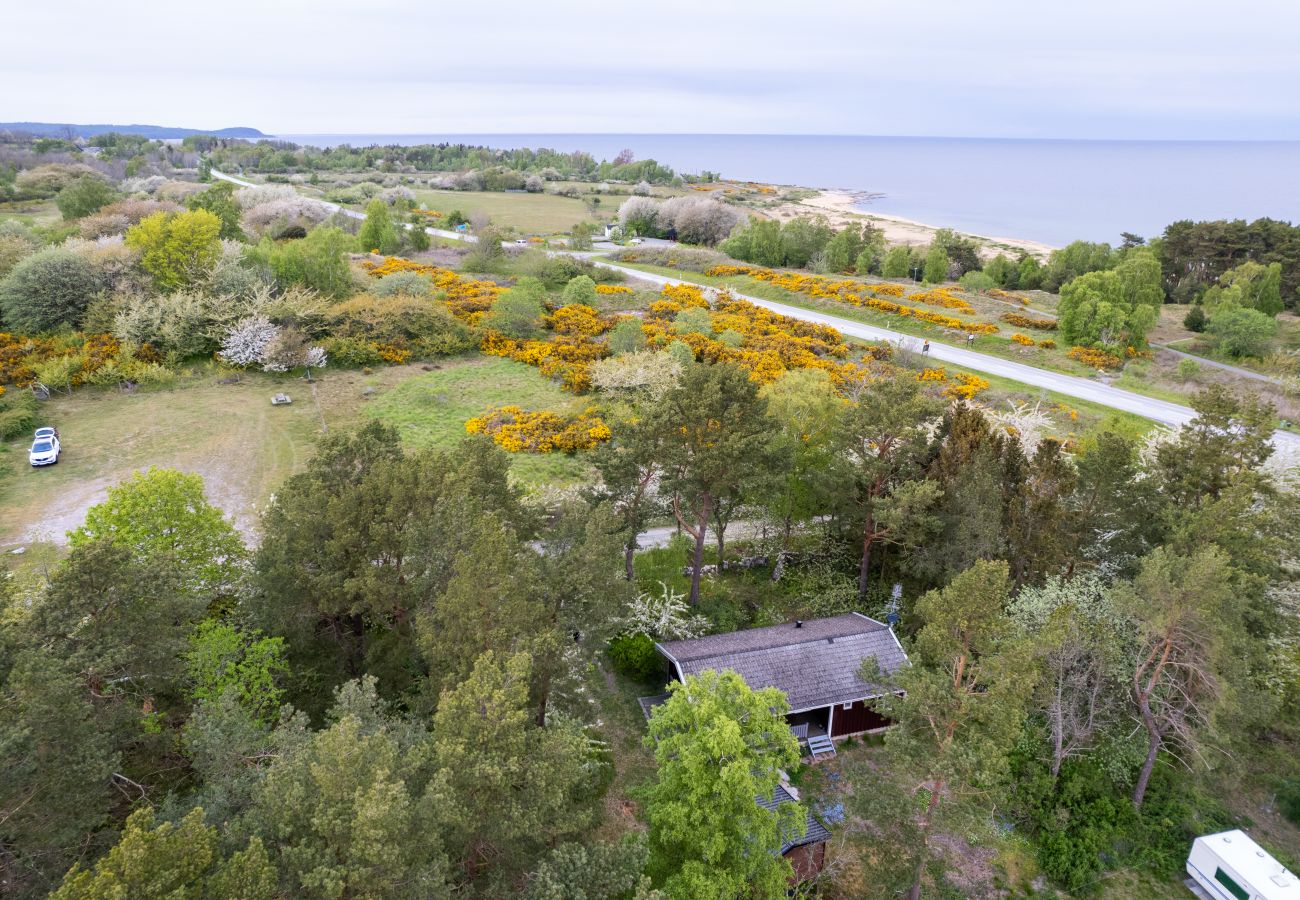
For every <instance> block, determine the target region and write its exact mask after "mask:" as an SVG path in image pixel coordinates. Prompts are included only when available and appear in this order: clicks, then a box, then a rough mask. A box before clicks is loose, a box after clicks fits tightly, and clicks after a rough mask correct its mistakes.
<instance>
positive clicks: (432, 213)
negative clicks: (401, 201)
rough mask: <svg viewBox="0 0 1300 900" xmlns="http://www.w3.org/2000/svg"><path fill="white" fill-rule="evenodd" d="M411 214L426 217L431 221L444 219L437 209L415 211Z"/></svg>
mask: <svg viewBox="0 0 1300 900" xmlns="http://www.w3.org/2000/svg"><path fill="white" fill-rule="evenodd" d="M411 214H412V215H416V216H424V217H426V218H429V219H441V218H442V213H440V212H438V211H437V210H436V209H413V210H411Z"/></svg>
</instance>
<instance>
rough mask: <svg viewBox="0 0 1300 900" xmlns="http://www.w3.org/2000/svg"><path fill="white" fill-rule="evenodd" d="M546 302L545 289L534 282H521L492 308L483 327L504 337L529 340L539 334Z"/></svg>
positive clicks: (531, 280)
mask: <svg viewBox="0 0 1300 900" xmlns="http://www.w3.org/2000/svg"><path fill="white" fill-rule="evenodd" d="M545 302H546V286H545V285H543V284H542V283H541V282H540V281H538V280H537V279H536V278H532V277H525V278H520V279H519V281H518V282H516V283H515V286H514V287H512V288H510V290H508V291H506V292H505V293H504V294H502V295H501V296H500V297H498V298H497V299H496V302H495V303H493V304H492V308H491V309H490V310H488V313H487V315H485V316H484V317H483V324H484V325H485V326H486V327H488V328H491V329H493V330H495V331H499V332H501V333H502V334H504V335H506V336H507V337H512V338H531V337H536V336H537V334H538V333H539V332H540V331H541V323H542V314H543V312H545V310H544V309H543V307H542V304H543V303H545Z"/></svg>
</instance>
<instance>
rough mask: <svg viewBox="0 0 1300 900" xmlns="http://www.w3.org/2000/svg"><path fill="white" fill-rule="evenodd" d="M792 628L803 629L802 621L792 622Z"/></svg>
mask: <svg viewBox="0 0 1300 900" xmlns="http://www.w3.org/2000/svg"><path fill="white" fill-rule="evenodd" d="M794 627H795V628H803V619H795V620H794Z"/></svg>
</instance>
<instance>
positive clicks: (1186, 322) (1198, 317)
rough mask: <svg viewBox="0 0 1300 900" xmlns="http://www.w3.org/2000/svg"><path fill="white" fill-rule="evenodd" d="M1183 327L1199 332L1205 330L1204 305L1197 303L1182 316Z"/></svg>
mask: <svg viewBox="0 0 1300 900" xmlns="http://www.w3.org/2000/svg"><path fill="white" fill-rule="evenodd" d="M1183 327H1184V328H1186V329H1187V330H1188V331H1194V332H1196V333H1197V334H1200V333H1201V332H1203V331H1204V330H1205V307H1203V306H1201V304H1199V303H1197V304H1194V305H1193V306H1192V308H1191V309H1189V310H1188V311H1187V315H1185V316H1183Z"/></svg>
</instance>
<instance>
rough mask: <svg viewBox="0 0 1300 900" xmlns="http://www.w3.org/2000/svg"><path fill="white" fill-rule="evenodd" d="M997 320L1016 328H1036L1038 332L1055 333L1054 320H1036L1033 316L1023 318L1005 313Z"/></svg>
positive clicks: (1022, 316) (1012, 313) (1019, 315)
mask: <svg viewBox="0 0 1300 900" xmlns="http://www.w3.org/2000/svg"><path fill="white" fill-rule="evenodd" d="M999 318H1001V319H1002V321H1003V322H1009V323H1011V324H1012V325H1014V326H1016V327H1017V328H1036V329H1038V330H1039V331H1055V330H1056V320H1055V319H1038V318H1035V317H1033V316H1025V315H1021V314H1020V313H1014V312H1005V313H1003V314H1002V315H1001V316H1000V317H999Z"/></svg>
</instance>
